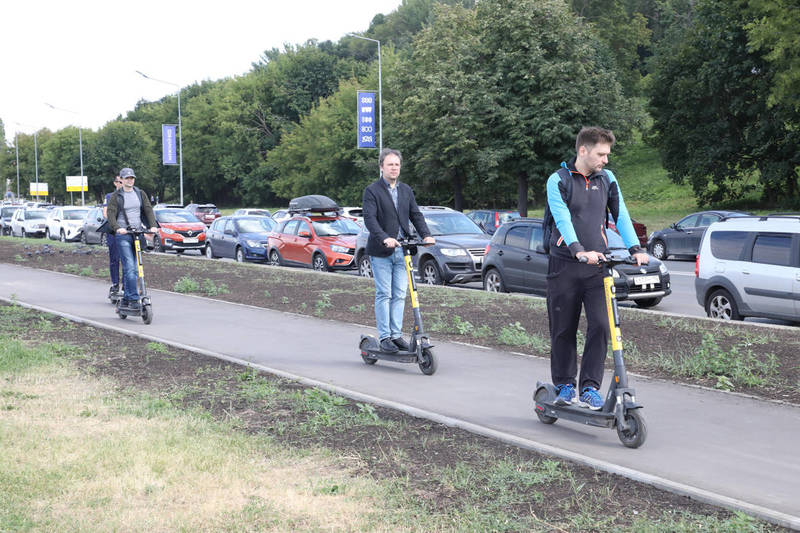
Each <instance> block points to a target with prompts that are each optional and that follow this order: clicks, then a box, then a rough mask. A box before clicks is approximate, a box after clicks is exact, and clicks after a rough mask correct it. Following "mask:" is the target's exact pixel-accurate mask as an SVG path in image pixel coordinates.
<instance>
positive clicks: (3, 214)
mask: <svg viewBox="0 0 800 533" xmlns="http://www.w3.org/2000/svg"><path fill="white" fill-rule="evenodd" d="M18 209H22V206H21V205H4V206H3V207H2V209H0V235H11V217H12V216H13V215H14V213H15V212H16V211H17V210H18Z"/></svg>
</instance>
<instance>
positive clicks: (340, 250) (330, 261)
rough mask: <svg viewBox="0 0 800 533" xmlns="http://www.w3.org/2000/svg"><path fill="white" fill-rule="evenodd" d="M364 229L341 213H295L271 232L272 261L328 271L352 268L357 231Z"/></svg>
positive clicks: (354, 265)
mask: <svg viewBox="0 0 800 533" xmlns="http://www.w3.org/2000/svg"><path fill="white" fill-rule="evenodd" d="M360 229H361V227H360V226H359V225H358V224H356V223H355V222H353V221H352V220H350V219H349V218H346V217H343V216H341V215H330V214H322V215H318V214H313V213H308V214H303V215H299V214H298V215H294V216H292V217H291V218H290V219H288V220H285V221H284V222H281V223H279V224H278V225H277V227H276V228H275V230H273V231H272V232H271V233H270V234H269V238H268V241H269V244H268V254H269V262H270V264H272V265H297V266H306V267H311V268H313V269H314V270H324V271H330V270H351V269H353V268H355V267H356V263H355V260H354V256H355V248H356V235H357V234H358V232H359V230H360Z"/></svg>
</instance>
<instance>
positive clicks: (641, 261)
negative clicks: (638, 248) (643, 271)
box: [633, 252, 650, 266]
mask: <svg viewBox="0 0 800 533" xmlns="http://www.w3.org/2000/svg"><path fill="white" fill-rule="evenodd" d="M633 258H634V259H636V264H637V265H640V266H641V265H646V264H648V263H649V262H650V256H649V255H647V254H646V253H644V252H639V253H636V254H633Z"/></svg>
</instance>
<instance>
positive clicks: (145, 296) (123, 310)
mask: <svg viewBox="0 0 800 533" xmlns="http://www.w3.org/2000/svg"><path fill="white" fill-rule="evenodd" d="M127 231H128V234H129V235H131V236H132V237H133V247H134V251H135V252H136V253H135V254H134V255H135V257H136V288H137V290H138V291H139V308H138V309H131V308H128V307H123V305H122V298H121V297H120V298H119V299H117V301H116V305H117V309H116V310H117V315H118V316H119V317H120V318H121V319H123V320H124V319H126V318H128V317H129V316H140V317H142V322H144V323H145V324H149V323H150V322H152V321H153V305H152V303H151V302H150V293H149V292H147V284H146V283H145V282H144V268H143V266H142V265H143V263H142V246H141V244H140V241H141V237H142V236H143V235H145V234H152V233H153V232H151V231H140V230H134V229H131V228H128V230H127ZM109 298H111V295H109Z"/></svg>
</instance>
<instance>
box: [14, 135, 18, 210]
mask: <svg viewBox="0 0 800 533" xmlns="http://www.w3.org/2000/svg"><path fill="white" fill-rule="evenodd" d="M14 149H15V150H16V151H17V201H18V202H19V139H18V138H17V130H14Z"/></svg>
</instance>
